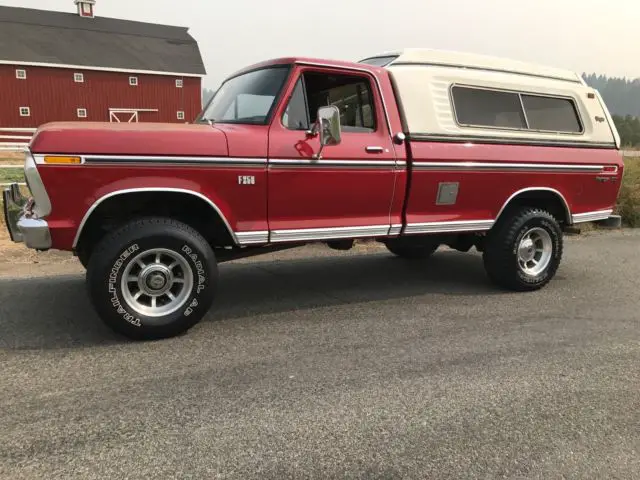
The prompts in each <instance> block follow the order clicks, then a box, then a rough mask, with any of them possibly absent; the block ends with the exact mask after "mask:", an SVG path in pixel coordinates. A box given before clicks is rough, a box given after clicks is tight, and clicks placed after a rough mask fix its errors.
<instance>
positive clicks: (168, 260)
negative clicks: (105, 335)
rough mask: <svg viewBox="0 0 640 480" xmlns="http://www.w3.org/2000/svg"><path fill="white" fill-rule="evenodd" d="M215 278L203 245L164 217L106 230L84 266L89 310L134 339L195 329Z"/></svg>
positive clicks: (184, 227)
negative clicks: (89, 302) (91, 309)
mask: <svg viewBox="0 0 640 480" xmlns="http://www.w3.org/2000/svg"><path fill="white" fill-rule="evenodd" d="M217 277H218V271H217V264H216V259H215V256H214V253H213V250H212V249H211V247H210V246H209V244H208V243H207V241H206V240H205V239H204V238H203V237H202V236H201V235H200V234H199V233H198V232H197V231H195V230H194V229H193V228H191V227H189V226H187V225H185V224H183V223H180V222H178V221H175V220H172V219H168V218H144V219H137V220H134V221H132V222H130V223H128V224H126V225H124V226H122V227H121V228H119V229H117V230H115V231H113V232H111V233H110V234H109V235H107V236H106V237H105V238H104V239H102V241H101V242H100V243H99V244H98V245H97V247H96V248H95V250H94V251H93V253H92V255H91V258H90V259H89V264H88V268H87V285H88V289H89V293H90V296H91V300H92V302H93V305H94V308H95V309H96V311H97V312H98V314H99V315H100V317H101V318H102V320H103V321H104V322H105V323H106V324H107V325H108V326H109V327H111V328H112V329H113V330H115V331H117V332H119V333H121V334H123V335H125V336H127V337H129V338H131V339H135V340H143V339H158V338H167V337H172V336H175V335H178V334H180V333H182V332H185V331H187V330H188V329H189V328H191V327H192V326H193V325H195V324H196V323H197V322H198V321H199V320H200V319H201V318H202V317H203V316H204V315H205V314H206V313H207V311H208V310H209V308H210V306H211V304H212V303H213V296H214V290H215V287H216V284H217Z"/></svg>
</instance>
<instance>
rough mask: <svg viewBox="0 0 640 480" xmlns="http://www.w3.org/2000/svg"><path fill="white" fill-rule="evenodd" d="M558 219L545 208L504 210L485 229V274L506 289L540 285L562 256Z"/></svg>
mask: <svg viewBox="0 0 640 480" xmlns="http://www.w3.org/2000/svg"><path fill="white" fill-rule="evenodd" d="M562 250H563V238H562V230H561V228H560V225H559V224H558V221H557V220H556V219H555V218H554V217H553V215H551V214H550V213H549V212H547V211H545V210H540V209H536V208H521V209H518V210H514V211H512V212H510V213H507V216H506V217H505V218H504V219H501V220H500V222H499V223H498V224H497V225H496V226H495V227H494V229H493V230H492V231H491V232H489V234H488V236H487V239H486V243H485V251H484V254H483V260H484V266H485V269H486V271H487V274H488V275H489V278H490V279H491V280H492V281H493V282H494V283H496V284H497V285H500V286H501V287H504V288H507V289H509V290H516V291H529V290H537V289H539V288H542V287H543V286H545V285H546V284H547V283H549V282H550V281H551V279H552V278H553V277H554V276H555V274H556V271H557V270H558V267H559V266H560V262H561V259H562Z"/></svg>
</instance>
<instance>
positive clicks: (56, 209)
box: [4, 49, 623, 339]
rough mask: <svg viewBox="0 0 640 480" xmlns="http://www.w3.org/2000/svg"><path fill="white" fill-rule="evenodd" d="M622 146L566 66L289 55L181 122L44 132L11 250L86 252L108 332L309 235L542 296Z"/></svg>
mask: <svg viewBox="0 0 640 480" xmlns="http://www.w3.org/2000/svg"><path fill="white" fill-rule="evenodd" d="M619 143H620V141H619V137H618V134H617V132H616V129H615V126H614V124H613V122H612V120H611V117H610V115H609V112H608V111H607V109H606V107H605V105H604V103H603V101H602V99H601V97H600V95H599V94H598V92H597V91H595V90H593V89H591V88H589V87H588V86H587V85H586V84H585V83H584V82H583V81H582V79H581V77H580V76H579V75H577V74H576V73H573V72H569V71H565V70H561V69H556V68H550V67H542V66H536V65H529V64H525V63H521V62H515V61H511V60H506V59H498V58H493V57H481V56H476V55H469V54H463V53H451V52H439V51H432V50H423V49H416V50H405V51H402V52H397V53H389V54H383V55H378V56H375V57H371V58H368V59H365V60H363V61H360V62H357V63H347V62H337V61H324V60H315V59H306V58H283V59H277V60H272V61H268V62H264V63H261V64H258V65H253V66H251V67H249V68H246V69H244V70H242V71H240V72H237V73H236V74H234V75H232V76H231V77H230V78H228V79H227V80H226V81H225V82H224V83H223V84H222V86H221V87H220V88H219V90H218V91H217V92H216V94H215V96H214V97H213V99H212V100H211V101H210V102H209V103H208V105H207V106H206V107H205V108H204V110H203V112H202V113H201V114H200V116H199V118H197V119H196V120H195V121H194V122H193V123H192V124H184V125H180V124H174V125H169V124H109V123H84V122H74V123H52V124H47V125H43V126H42V127H41V128H39V130H38V131H37V133H36V134H35V136H34V138H33V140H32V142H31V144H30V146H29V150H28V152H27V154H26V163H25V177H26V180H27V183H28V187H29V189H30V192H31V196H30V197H29V198H26V197H23V196H22V195H21V194H20V191H19V189H18V187H17V186H12V187H11V188H9V189H7V190H6V191H5V192H4V204H5V216H6V219H7V224H8V227H9V231H10V234H11V237H12V239H13V240H14V241H22V242H24V243H25V244H26V246H27V247H30V248H34V249H38V250H46V249H49V248H53V249H60V250H68V251H73V252H74V253H75V254H76V255H77V256H78V257H79V259H80V261H81V262H82V263H83V265H85V267H86V268H87V282H88V287H89V292H90V296H91V299H92V302H93V305H94V306H95V308H96V310H97V312H98V313H99V315H100V316H101V317H102V319H103V320H104V321H105V322H106V323H107V324H108V325H110V326H111V327H112V328H114V329H115V330H117V331H118V332H121V333H123V334H125V335H127V336H129V337H131V338H134V339H143V338H160V337H169V336H172V335H176V334H178V333H180V332H183V331H185V330H187V329H188V328H190V327H191V326H193V325H194V324H195V323H196V322H198V321H199V320H200V319H201V318H202V317H203V316H204V315H205V313H206V312H207V311H208V310H209V308H210V306H211V305H212V302H213V300H214V292H215V287H216V283H217V281H218V272H217V264H218V263H220V262H223V261H228V260H232V259H236V258H239V257H246V256H249V255H257V254H260V253H263V252H269V251H273V250H275V249H282V248H290V247H294V246H298V245H302V244H305V243H308V242H326V243H327V244H328V245H329V247H332V248H336V249H347V248H350V247H351V246H352V245H353V242H354V239H357V238H369V239H373V240H377V241H379V242H381V243H383V244H384V245H385V246H386V247H387V248H388V250H389V251H390V252H392V253H393V254H395V255H397V256H399V257H402V258H405V259H421V258H425V257H427V256H429V255H430V254H432V253H433V252H434V251H435V250H436V249H437V248H438V247H439V246H440V245H447V246H449V247H451V248H454V249H457V250H460V251H468V250H469V249H470V248H472V247H475V248H476V249H477V250H478V251H480V252H482V253H483V259H484V265H485V268H486V271H487V274H488V277H489V278H490V279H491V280H492V281H493V282H495V283H496V284H497V285H499V286H502V287H505V288H508V289H512V290H517V291H527V290H534V289H538V288H541V287H542V286H544V285H545V284H547V283H548V282H549V281H550V280H551V279H552V278H553V276H554V274H555V273H556V270H557V269H558V266H559V265H560V260H561V256H562V249H563V232H564V231H566V229H567V228H572V226H573V225H574V224H577V223H580V222H590V221H600V220H605V219H608V218H609V217H610V216H612V213H613V209H614V205H615V203H616V197H617V195H618V191H619V188H620V180H621V177H622V174H623V162H622V157H621V155H620V152H619ZM425 268H426V267H425Z"/></svg>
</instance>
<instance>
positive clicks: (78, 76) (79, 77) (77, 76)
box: [73, 73, 84, 83]
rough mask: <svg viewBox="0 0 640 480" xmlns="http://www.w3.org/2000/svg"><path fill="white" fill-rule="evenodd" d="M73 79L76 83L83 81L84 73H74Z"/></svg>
mask: <svg viewBox="0 0 640 480" xmlns="http://www.w3.org/2000/svg"><path fill="white" fill-rule="evenodd" d="M73 81H74V82H76V83H84V74H83V73H74V74H73Z"/></svg>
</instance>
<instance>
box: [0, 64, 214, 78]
mask: <svg viewBox="0 0 640 480" xmlns="http://www.w3.org/2000/svg"><path fill="white" fill-rule="evenodd" d="M0 65H16V66H29V67H44V68H66V69H70V70H94V71H98V72H116V73H138V74H141V75H160V76H165V77H194V78H202V77H204V76H205V75H206V74H204V73H202V74H200V73H181V72H158V71H155V70H136V69H127V68H110V67H98V66H89V65H67V64H64V63H40V62H19V61H16V60H0Z"/></svg>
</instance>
